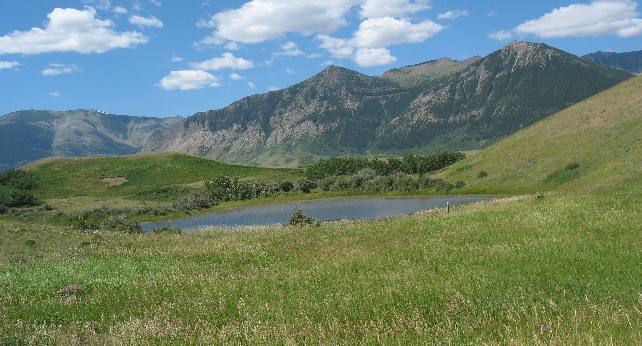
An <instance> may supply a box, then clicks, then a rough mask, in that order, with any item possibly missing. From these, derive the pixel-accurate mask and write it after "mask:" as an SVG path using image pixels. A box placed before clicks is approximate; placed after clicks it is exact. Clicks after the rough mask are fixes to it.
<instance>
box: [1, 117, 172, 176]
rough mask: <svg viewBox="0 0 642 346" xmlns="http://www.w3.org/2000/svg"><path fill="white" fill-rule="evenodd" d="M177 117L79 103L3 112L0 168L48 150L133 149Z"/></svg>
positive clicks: (44, 154)
mask: <svg viewBox="0 0 642 346" xmlns="http://www.w3.org/2000/svg"><path fill="white" fill-rule="evenodd" d="M178 121H179V118H165V119H159V118H144V117H131V116H125V115H115V114H106V113H104V112H100V111H96V110H86V109H79V110H74V111H66V112H55V111H42V110H25V111H19V112H14V113H10V114H7V115H5V116H2V117H0V171H4V170H6V169H9V168H13V167H17V166H20V165H22V164H25V163H27V162H31V161H34V160H37V159H40V158H44V157H50V156H92V155H126V154H133V153H136V152H138V151H140V149H141V148H142V147H144V146H145V145H146V141H147V140H148V137H149V136H150V135H151V134H152V133H153V132H154V131H156V130H158V129H159V128H165V127H167V126H170V125H171V124H174V123H177V122H178Z"/></svg>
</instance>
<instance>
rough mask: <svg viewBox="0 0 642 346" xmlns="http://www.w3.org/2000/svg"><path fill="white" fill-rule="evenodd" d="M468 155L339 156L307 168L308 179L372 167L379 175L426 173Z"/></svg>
mask: <svg viewBox="0 0 642 346" xmlns="http://www.w3.org/2000/svg"><path fill="white" fill-rule="evenodd" d="M465 157H466V156H465V155H464V154H463V153H460V152H450V151H442V152H439V153H437V154H434V155H425V156H418V155H406V156H404V157H403V158H401V159H398V158H389V159H366V158H352V157H338V158H331V159H322V160H320V161H318V162H317V163H315V164H312V165H310V166H308V167H306V169H305V174H306V176H307V177H308V179H311V180H320V179H323V178H326V177H330V176H340V175H351V174H355V173H357V172H359V171H361V170H362V169H366V168H369V169H372V170H374V171H375V172H377V174H378V175H390V174H393V173H405V174H425V173H428V172H434V171H437V170H439V169H442V168H444V167H446V166H449V165H452V164H453V163H455V162H457V161H459V160H463V159H464V158H465Z"/></svg>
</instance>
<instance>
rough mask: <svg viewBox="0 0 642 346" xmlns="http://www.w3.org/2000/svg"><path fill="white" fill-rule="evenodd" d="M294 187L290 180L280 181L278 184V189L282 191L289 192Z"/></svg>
mask: <svg viewBox="0 0 642 346" xmlns="http://www.w3.org/2000/svg"><path fill="white" fill-rule="evenodd" d="M293 189H294V184H293V183H292V182H291V181H287V180H286V181H282V182H281V184H280V185H279V190H281V191H283V192H290V191H292V190H293Z"/></svg>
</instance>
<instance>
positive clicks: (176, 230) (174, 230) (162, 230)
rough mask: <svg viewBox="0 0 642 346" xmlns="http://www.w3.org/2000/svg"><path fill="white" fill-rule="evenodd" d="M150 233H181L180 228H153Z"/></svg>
mask: <svg viewBox="0 0 642 346" xmlns="http://www.w3.org/2000/svg"><path fill="white" fill-rule="evenodd" d="M152 233H155V234H181V233H183V231H182V230H181V229H180V228H176V227H172V226H165V227H158V228H154V230H153V231H152Z"/></svg>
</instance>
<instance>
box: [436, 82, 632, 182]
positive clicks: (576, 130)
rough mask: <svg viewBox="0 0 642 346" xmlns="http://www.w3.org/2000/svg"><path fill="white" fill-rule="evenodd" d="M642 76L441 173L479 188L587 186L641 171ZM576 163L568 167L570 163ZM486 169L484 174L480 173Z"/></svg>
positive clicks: (627, 176) (622, 178)
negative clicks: (572, 168)
mask: <svg viewBox="0 0 642 346" xmlns="http://www.w3.org/2000/svg"><path fill="white" fill-rule="evenodd" d="M641 91H642V77H636V78H633V79H631V80H628V81H626V82H623V83H621V84H619V85H617V86H615V87H613V88H612V89H609V90H607V91H605V92H603V93H601V94H598V95H596V96H594V97H591V98H589V99H587V100H585V101H583V102H580V103H579V104H577V105H575V106H572V107H570V108H568V109H566V110H564V111H562V112H559V113H557V114H555V115H552V116H550V117H548V118H546V119H544V120H541V121H539V122H538V123H536V124H534V125H532V126H531V127H529V128H526V129H524V130H522V131H519V132H517V133H516V134H515V135H513V136H510V137H508V138H506V139H505V140H503V141H501V142H499V143H497V144H495V145H493V146H491V147H489V148H487V149H485V150H482V151H480V152H477V153H475V154H472V155H469V157H468V158H467V159H466V160H464V161H461V162H459V163H457V164H455V165H453V166H451V167H449V168H448V169H446V171H445V172H443V173H442V174H443V175H444V176H446V177H447V178H448V179H453V180H458V179H462V180H464V181H466V182H468V183H469V184H470V185H472V190H474V191H478V192H513V191H540V190H558V189H562V190H579V191H586V190H592V189H596V188H599V187H604V186H614V185H617V184H619V183H621V182H623V181H624V180H626V179H630V178H632V177H640V176H642V92H641ZM574 163H577V164H579V167H578V168H577V169H574V170H570V169H569V170H567V169H566V167H567V166H568V165H570V164H574ZM481 171H485V172H486V173H487V174H488V176H487V177H485V178H480V177H479V175H480V174H479V173H480V172H481Z"/></svg>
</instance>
